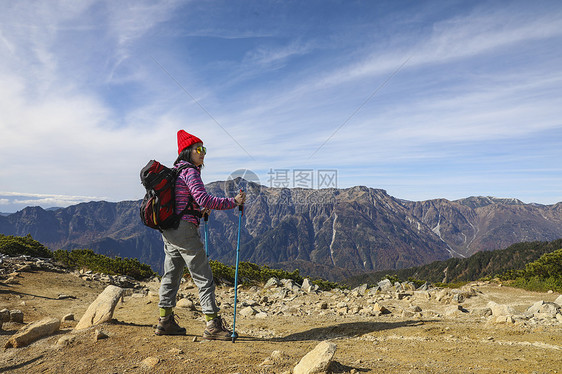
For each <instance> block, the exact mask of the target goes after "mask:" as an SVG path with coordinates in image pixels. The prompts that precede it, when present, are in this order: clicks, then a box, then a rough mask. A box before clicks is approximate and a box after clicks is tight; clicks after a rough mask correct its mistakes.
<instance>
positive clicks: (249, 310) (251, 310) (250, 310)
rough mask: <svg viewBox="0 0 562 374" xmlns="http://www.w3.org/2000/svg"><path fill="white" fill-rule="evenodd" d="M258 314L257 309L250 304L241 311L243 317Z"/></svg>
mask: <svg viewBox="0 0 562 374" xmlns="http://www.w3.org/2000/svg"><path fill="white" fill-rule="evenodd" d="M256 314H258V312H257V310H255V309H254V308H253V307H251V306H248V307H246V308H244V309H242V310H241V311H240V315H241V316H243V317H251V316H255V315H256Z"/></svg>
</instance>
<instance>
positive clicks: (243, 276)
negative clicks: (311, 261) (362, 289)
mask: <svg viewBox="0 0 562 374" xmlns="http://www.w3.org/2000/svg"><path fill="white" fill-rule="evenodd" d="M209 265H210V266H211V270H212V271H213V277H214V278H215V281H216V282H217V283H230V284H234V277H235V275H236V267H235V266H234V265H225V264H223V263H221V262H218V261H215V260H210V261H209ZM184 275H185V276H187V277H189V271H188V270H187V269H185V270H184ZM272 277H275V278H278V279H291V280H293V281H294V282H295V283H298V284H302V281H303V280H304V278H303V277H302V276H301V275H300V272H299V270H298V269H295V270H294V271H291V272H288V271H285V270H280V269H270V268H269V266H267V265H263V266H260V265H256V264H253V263H251V262H240V264H239V267H238V284H243V285H245V286H249V285H258V284H263V283H265V282H267V281H268V280H269V279H270V278H272ZM312 283H313V284H316V285H318V287H319V288H320V289H322V290H331V289H333V288H342V287H344V286H341V285H339V284H337V283H334V282H329V281H326V280H323V279H313V280H312Z"/></svg>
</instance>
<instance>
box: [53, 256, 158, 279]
mask: <svg viewBox="0 0 562 374" xmlns="http://www.w3.org/2000/svg"><path fill="white" fill-rule="evenodd" d="M54 257H55V259H56V260H57V261H58V262H60V263H62V264H63V265H65V266H67V267H69V268H74V269H87V270H91V271H93V272H96V273H105V274H110V275H127V276H129V277H132V278H134V279H136V280H143V279H147V278H150V277H153V276H155V275H157V274H156V273H155V272H153V271H152V269H151V268H150V266H148V265H146V264H142V263H140V262H139V260H137V259H131V258H121V257H115V258H109V257H107V256H104V255H100V254H97V253H95V252H94V251H93V250H91V249H73V250H72V251H65V250H62V249H59V250H56V251H55V252H54Z"/></svg>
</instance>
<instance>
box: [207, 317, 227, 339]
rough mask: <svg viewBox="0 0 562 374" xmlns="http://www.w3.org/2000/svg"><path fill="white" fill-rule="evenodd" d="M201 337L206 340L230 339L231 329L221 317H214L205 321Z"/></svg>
mask: <svg viewBox="0 0 562 374" xmlns="http://www.w3.org/2000/svg"><path fill="white" fill-rule="evenodd" d="M203 339H206V340H230V339H232V331H230V330H229V329H228V325H227V324H226V322H225V321H224V319H222V318H221V317H216V318H214V319H212V320H211V321H209V322H207V327H206V328H205V331H204V332H203Z"/></svg>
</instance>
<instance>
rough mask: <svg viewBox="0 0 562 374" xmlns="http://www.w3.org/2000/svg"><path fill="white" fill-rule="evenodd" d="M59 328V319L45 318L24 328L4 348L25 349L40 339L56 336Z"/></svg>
mask: <svg viewBox="0 0 562 374" xmlns="http://www.w3.org/2000/svg"><path fill="white" fill-rule="evenodd" d="M59 328H60V320H59V319H58V318H44V319H42V320H40V321H36V322H33V323H30V324H29V325H27V326H24V327H23V328H22V329H21V330H20V331H18V332H17V333H16V334H15V335H13V336H12V337H11V338H10V339H8V342H7V343H6V345H5V346H4V347H5V348H11V347H13V348H20V347H25V346H27V345H29V344H31V343H33V342H34V341H36V340H38V339H41V338H43V337H46V336H50V335H52V334H54V333H55V332H56V331H58V329H59Z"/></svg>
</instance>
